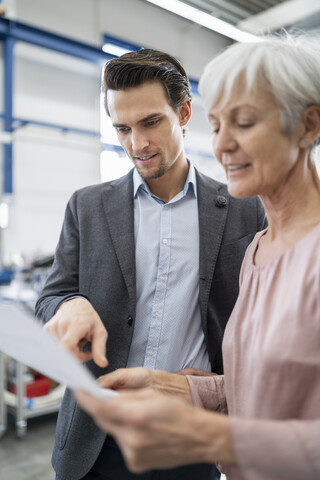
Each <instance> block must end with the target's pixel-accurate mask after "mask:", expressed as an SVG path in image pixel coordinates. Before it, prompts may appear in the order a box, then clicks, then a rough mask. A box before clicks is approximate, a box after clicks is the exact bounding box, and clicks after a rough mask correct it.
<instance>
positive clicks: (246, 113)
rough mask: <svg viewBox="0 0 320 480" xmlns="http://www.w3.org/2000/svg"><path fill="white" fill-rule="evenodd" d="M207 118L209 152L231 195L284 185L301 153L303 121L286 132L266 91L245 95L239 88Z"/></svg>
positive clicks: (267, 190) (268, 192)
mask: <svg viewBox="0 0 320 480" xmlns="http://www.w3.org/2000/svg"><path fill="white" fill-rule="evenodd" d="M208 118H209V122H210V125H211V127H212V132H213V133H212V146H213V151H214V154H215V156H216V158H217V159H218V161H219V162H220V163H221V164H222V165H223V167H224V169H225V171H226V174H227V178H228V189H229V192H230V194H231V195H233V196H235V197H246V196H254V195H272V194H276V193H277V192H278V191H279V189H281V188H282V187H283V185H285V184H286V182H287V180H288V178H289V176H290V175H291V173H292V172H293V171H294V170H295V167H296V165H297V164H298V159H299V156H300V155H301V153H300V150H299V140H300V139H301V137H302V135H303V125H302V124H301V123H299V124H298V126H297V127H296V130H295V132H294V133H293V134H292V135H291V136H290V137H288V136H286V135H285V134H284V133H283V128H282V126H281V123H280V111H279V108H278V106H277V104H276V102H275V100H274V97H273V95H272V94H271V93H269V92H268V91H266V90H264V89H262V88H261V89H260V90H259V89H257V91H256V92H255V93H251V94H248V93H245V92H244V90H243V89H240V87H239V88H238V89H237V90H236V91H234V93H233V94H232V96H231V97H230V99H229V101H228V102H227V104H226V105H224V106H223V107H221V108H219V105H217V106H213V107H212V108H211V109H210V110H209V112H208Z"/></svg>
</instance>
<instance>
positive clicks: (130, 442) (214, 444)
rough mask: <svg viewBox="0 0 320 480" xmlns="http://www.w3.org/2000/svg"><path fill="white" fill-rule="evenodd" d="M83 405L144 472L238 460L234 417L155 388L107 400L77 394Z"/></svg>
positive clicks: (134, 467)
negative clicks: (231, 421) (233, 443)
mask: <svg viewBox="0 0 320 480" xmlns="http://www.w3.org/2000/svg"><path fill="white" fill-rule="evenodd" d="M76 397H77V400H78V402H79V404H80V405H81V406H82V408H84V409H85V410H86V411H87V412H88V413H89V414H91V415H92V416H93V418H94V420H95V421H96V423H97V424H98V425H99V426H100V427H101V428H102V429H104V430H106V431H107V432H110V433H111V435H113V436H114V437H115V439H116V441H117V443H118V445H119V447H120V448H121V450H122V453H123V455H124V458H125V461H126V463H127V465H128V468H129V469H130V470H132V471H133V472H137V473H138V472H144V471H146V470H150V469H154V468H160V469H163V468H173V467H176V466H179V465H186V464H192V463H202V462H206V463H229V464H231V463H235V459H234V455H233V451H232V446H231V438H230V427H229V420H228V418H227V417H226V416H224V415H219V414H215V413H211V412H208V411H206V410H202V409H199V408H195V407H192V406H190V405H187V404H186V403H185V402H183V401H182V400H181V399H178V398H174V397H172V396H171V395H164V394H161V393H158V392H154V391H152V390H143V391H139V392H131V393H128V394H122V395H119V396H118V397H116V398H115V399H112V400H103V399H99V398H96V397H94V396H92V395H91V394H88V393H86V392H83V391H78V392H76Z"/></svg>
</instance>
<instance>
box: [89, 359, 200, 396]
mask: <svg viewBox="0 0 320 480" xmlns="http://www.w3.org/2000/svg"><path fill="white" fill-rule="evenodd" d="M98 381H99V384H100V387H102V388H110V389H111V390H137V389H142V388H151V389H153V390H157V391H161V392H165V393H172V394H174V395H177V396H179V397H180V398H183V399H184V400H185V401H187V402H188V403H189V404H192V400H191V393H190V388H189V384H188V381H187V379H186V377H185V376H183V375H178V374H175V373H168V372H164V371H162V370H148V369H146V368H143V367H136V368H119V369H118V370H115V371H114V372H112V373H108V374H107V375H103V376H101V377H100V378H99V379H98Z"/></svg>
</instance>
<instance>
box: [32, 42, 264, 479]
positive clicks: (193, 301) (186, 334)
mask: <svg viewBox="0 0 320 480" xmlns="http://www.w3.org/2000/svg"><path fill="white" fill-rule="evenodd" d="M103 84H104V91H105V106H106V110H107V112H108V114H109V115H110V117H111V120H112V123H113V125H114V127H115V129H116V131H117V134H118V138H119V140H120V143H121V145H122V146H123V148H124V150H125V151H126V153H127V155H128V156H129V157H130V158H131V159H132V161H133V163H134V165H135V169H134V170H133V171H131V172H130V173H129V174H128V175H126V176H124V177H122V178H120V179H119V180H115V181H113V182H108V183H105V184H102V185H97V186H91V187H86V188H84V189H81V190H79V191H78V192H75V194H74V195H73V196H72V197H71V199H70V201H69V204H68V207H67V210H66V215H65V220H64V224H63V228H62V233H61V237H60V240H59V244H58V247H57V250H56V255H55V261H54V264H53V268H52V271H51V273H50V275H49V278H48V280H47V283H46V285H45V288H44V290H43V292H42V294H41V296H40V298H39V300H38V302H37V306H36V313H37V316H38V317H40V318H41V319H43V320H44V321H45V322H48V323H47V328H48V329H49V330H51V331H52V332H53V333H55V334H56V335H57V336H58V338H59V339H60V340H61V342H62V343H63V344H64V345H65V346H66V347H67V348H69V349H70V350H72V351H73V352H74V353H75V354H76V355H77V356H78V358H80V359H81V360H82V361H88V363H87V366H88V368H89V369H90V370H91V371H92V372H93V374H94V375H95V376H101V375H103V374H105V373H107V372H111V371H113V370H116V369H118V368H121V367H133V366H144V367H147V368H149V369H162V370H167V371H169V372H176V371H180V370H185V369H190V368H192V369H199V370H202V371H207V372H208V371H214V372H216V373H221V372H222V359H221V341H222V336H223V331H224V328H225V325H226V322H227V320H228V317H229V315H230V313H231V310H232V308H233V305H234V303H235V300H236V297H237V293H238V276H239V270H240V266H241V261H242V258H243V255H244V252H245V249H246V247H247V245H248V244H249V242H250V241H251V240H252V238H253V236H254V234H255V233H256V231H258V230H260V229H261V228H263V226H264V212H263V209H262V206H261V204H260V202H259V200H257V199H251V200H250V199H245V200H235V199H233V198H231V197H230V196H229V195H228V193H227V189H226V187H225V186H224V185H222V184H220V183H218V182H215V181H214V180H212V179H210V178H208V177H206V176H204V175H202V174H200V173H198V172H197V171H196V170H195V169H194V167H193V166H192V165H190V164H189V162H188V161H187V159H186V156H185V152H184V148H183V135H184V130H185V127H186V126H187V124H188V122H189V120H190V117H191V93H190V86H189V81H188V77H187V75H186V72H185V70H184V69H183V67H182V66H181V64H180V63H179V62H178V61H177V60H176V59H174V58H173V57H171V56H170V55H167V54H165V53H162V52H158V51H154V50H140V51H138V52H131V53H128V54H125V55H123V56H122V57H120V58H118V59H113V60H111V61H110V62H108V63H107V65H106V67H105V71H104V79H103ZM106 332H108V354H107V356H108V361H109V365H108V367H107V360H106V357H105V348H106V340H107V333H106ZM90 344H91V348H90ZM53 466H54V468H55V470H56V473H57V478H59V479H62V480H79V479H83V480H90V479H93V478H96V479H100V480H103V479H112V480H126V479H128V480H130V479H134V478H136V475H134V474H132V473H130V472H129V471H128V470H127V468H126V467H125V464H124V462H123V459H122V457H121V453H120V450H119V449H118V447H117V445H116V443H115V442H114V440H113V439H112V437H110V436H109V435H108V436H107V437H106V435H105V433H104V432H103V431H101V430H99V429H98V428H97V427H96V426H95V425H94V423H93V422H92V421H91V419H90V418H89V417H88V416H87V415H86V414H85V413H84V412H83V411H82V410H81V409H80V408H79V407H78V406H77V405H76V402H75V400H74V397H73V394H72V393H71V392H70V391H67V392H66V394H65V397H64V400H63V403H62V406H61V409H60V413H59V418H58V424H57V431H56V443H55V448H54V452H53ZM213 468H214V467H213ZM217 475H218V474H217ZM137 478H141V479H152V480H153V479H159V478H161V479H162V478H163V479H179V478H181V479H183V480H188V479H190V480H191V479H195V480H201V479H202V478H203V479H212V478H218V476H215V474H214V473H213V472H212V468H211V466H210V465H208V464H201V465H195V466H186V467H180V468H177V469H174V470H168V471H162V472H161V471H155V472H151V473H147V474H144V475H143V476H139V477H137Z"/></svg>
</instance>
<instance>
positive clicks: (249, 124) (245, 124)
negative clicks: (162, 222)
mask: <svg viewBox="0 0 320 480" xmlns="http://www.w3.org/2000/svg"><path fill="white" fill-rule="evenodd" d="M252 126H253V123H238V127H239V128H250V127H252Z"/></svg>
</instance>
